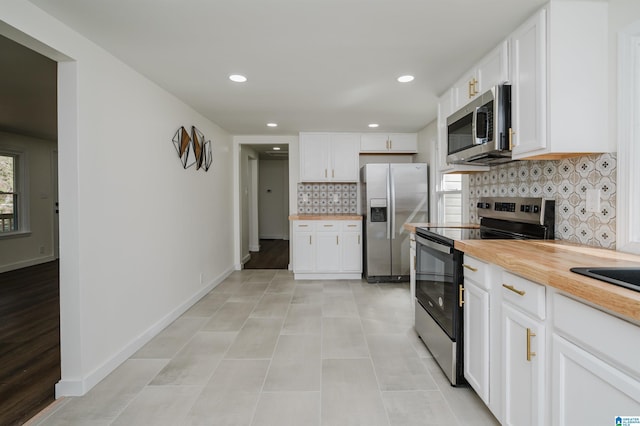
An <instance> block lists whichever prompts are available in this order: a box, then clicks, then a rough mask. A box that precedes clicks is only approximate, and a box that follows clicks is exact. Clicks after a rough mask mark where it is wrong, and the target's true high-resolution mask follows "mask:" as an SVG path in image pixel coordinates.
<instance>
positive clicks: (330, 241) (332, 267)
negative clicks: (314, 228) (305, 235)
mask: <svg viewBox="0 0 640 426" xmlns="http://www.w3.org/2000/svg"><path fill="white" fill-rule="evenodd" d="M316 270H317V271H318V272H339V271H340V233H339V232H317V233H316Z"/></svg>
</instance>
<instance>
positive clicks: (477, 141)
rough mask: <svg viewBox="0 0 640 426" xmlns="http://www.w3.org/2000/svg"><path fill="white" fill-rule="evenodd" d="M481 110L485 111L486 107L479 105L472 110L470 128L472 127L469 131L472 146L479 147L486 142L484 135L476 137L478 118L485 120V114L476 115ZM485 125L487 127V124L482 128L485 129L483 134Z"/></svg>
mask: <svg viewBox="0 0 640 426" xmlns="http://www.w3.org/2000/svg"><path fill="white" fill-rule="evenodd" d="M481 109H486V107H485V106H484V105H481V106H479V107H475V108H474V109H473V115H472V119H471V127H472V130H471V131H472V132H473V135H472V137H473V144H474V145H481V144H483V143H485V142H487V135H486V133H485V134H484V135H482V136H479V135H478V117H479V116H481V117H484V119H485V120H487V114H486V113H484V114H478V112H479V111H480V110H481ZM487 125H488V123H485V125H484V126H483V128H484V129H485V132H486V129H487Z"/></svg>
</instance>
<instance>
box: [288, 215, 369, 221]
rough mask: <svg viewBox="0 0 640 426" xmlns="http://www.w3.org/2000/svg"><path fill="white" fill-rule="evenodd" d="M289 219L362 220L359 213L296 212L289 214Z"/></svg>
mask: <svg viewBox="0 0 640 426" xmlns="http://www.w3.org/2000/svg"><path fill="white" fill-rule="evenodd" d="M289 220H362V216H360V215H342V214H341V215H328V214H323V215H311V214H298V215H291V216H289Z"/></svg>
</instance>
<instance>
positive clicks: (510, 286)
mask: <svg viewBox="0 0 640 426" xmlns="http://www.w3.org/2000/svg"><path fill="white" fill-rule="evenodd" d="M502 287H504V288H506V289H507V290H511V291H512V292H514V293H517V294H519V295H520V296H524V295H525V291H524V290H518V289H517V288H515V287H514V286H512V285H509V284H502Z"/></svg>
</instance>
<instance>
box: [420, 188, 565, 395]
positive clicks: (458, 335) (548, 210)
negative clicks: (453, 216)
mask: <svg viewBox="0 0 640 426" xmlns="http://www.w3.org/2000/svg"><path fill="white" fill-rule="evenodd" d="M476 207H477V209H478V215H479V216H481V217H482V219H481V221H480V228H479V229H460V228H457V229H455V228H437V227H429V228H417V229H416V290H415V291H416V294H415V305H416V309H415V327H416V331H417V333H418V335H419V336H420V338H421V339H422V341H423V342H424V344H425V345H426V346H427V348H428V349H429V351H430V352H431V354H432V355H433V357H434V359H435V360H436V361H437V362H438V364H439V365H440V367H441V368H442V370H443V371H444V372H445V374H446V376H447V377H448V378H449V380H450V381H451V383H452V384H453V385H460V384H463V383H465V380H464V375H463V364H462V362H463V359H464V358H463V353H462V348H463V344H462V340H463V338H464V336H463V332H462V315H463V307H462V306H463V305H462V303H461V302H462V292H463V289H464V282H463V277H464V275H463V273H462V263H463V258H464V253H462V252H460V251H458V250H456V249H455V248H454V242H455V241H456V240H471V239H553V238H554V231H555V227H554V223H555V220H554V215H555V202H554V201H553V200H545V199H542V198H482V199H480V202H479V203H478V204H477V206H476Z"/></svg>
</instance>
